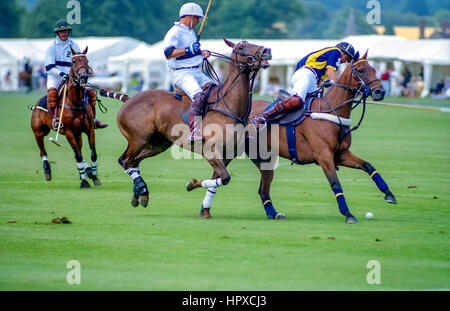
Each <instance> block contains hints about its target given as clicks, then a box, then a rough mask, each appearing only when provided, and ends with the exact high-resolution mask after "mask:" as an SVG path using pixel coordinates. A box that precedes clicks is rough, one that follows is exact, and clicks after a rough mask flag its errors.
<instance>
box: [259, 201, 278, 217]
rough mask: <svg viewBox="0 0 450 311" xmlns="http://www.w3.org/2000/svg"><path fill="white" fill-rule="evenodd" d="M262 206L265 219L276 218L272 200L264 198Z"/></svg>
mask: <svg viewBox="0 0 450 311" xmlns="http://www.w3.org/2000/svg"><path fill="white" fill-rule="evenodd" d="M262 204H263V206H264V209H265V210H266V214H267V218H269V219H275V217H276V216H277V211H276V210H275V208H274V207H273V204H272V200H271V199H270V197H265V198H264V199H263V200H262Z"/></svg>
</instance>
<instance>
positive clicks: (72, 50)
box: [70, 46, 77, 55]
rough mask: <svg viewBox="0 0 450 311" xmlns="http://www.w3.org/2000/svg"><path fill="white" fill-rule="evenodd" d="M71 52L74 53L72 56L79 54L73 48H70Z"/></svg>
mask: <svg viewBox="0 0 450 311" xmlns="http://www.w3.org/2000/svg"><path fill="white" fill-rule="evenodd" d="M70 51H71V52H72V55H75V54H77V52H75V51H74V49H72V46H70Z"/></svg>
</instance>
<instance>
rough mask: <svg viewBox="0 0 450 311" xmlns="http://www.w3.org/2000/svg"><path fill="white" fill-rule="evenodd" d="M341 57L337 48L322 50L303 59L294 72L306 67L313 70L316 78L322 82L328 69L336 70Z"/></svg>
mask: <svg viewBox="0 0 450 311" xmlns="http://www.w3.org/2000/svg"><path fill="white" fill-rule="evenodd" d="M341 57H342V55H341V51H340V50H339V49H338V48H337V47H330V48H324V49H321V50H318V51H315V52H312V53H310V54H308V55H306V56H305V57H303V58H302V59H301V60H300V61H299V62H298V63H297V68H295V70H298V69H299V68H301V67H303V66H307V67H309V68H311V69H313V70H314V71H315V73H316V74H317V76H318V77H320V79H321V80H323V79H325V78H326V77H327V73H326V71H327V69H328V68H333V69H334V70H337V69H338V67H339V64H340V62H341Z"/></svg>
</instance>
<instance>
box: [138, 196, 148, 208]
mask: <svg viewBox="0 0 450 311" xmlns="http://www.w3.org/2000/svg"><path fill="white" fill-rule="evenodd" d="M139 203H141V205H142V207H147V205H148V195H147V196H140V197H139Z"/></svg>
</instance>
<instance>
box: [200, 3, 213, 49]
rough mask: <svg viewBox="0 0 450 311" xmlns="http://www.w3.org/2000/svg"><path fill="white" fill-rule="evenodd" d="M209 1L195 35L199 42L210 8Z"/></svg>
mask: <svg viewBox="0 0 450 311" xmlns="http://www.w3.org/2000/svg"><path fill="white" fill-rule="evenodd" d="M211 1H212V0H209V3H208V7H207V8H206V13H205V16H203V20H202V24H201V25H200V30H199V31H198V35H197V38H198V39H197V41H200V36H201V34H202V30H203V26H204V25H205V21H206V17H207V16H208V12H209V8H210V6H211Z"/></svg>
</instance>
